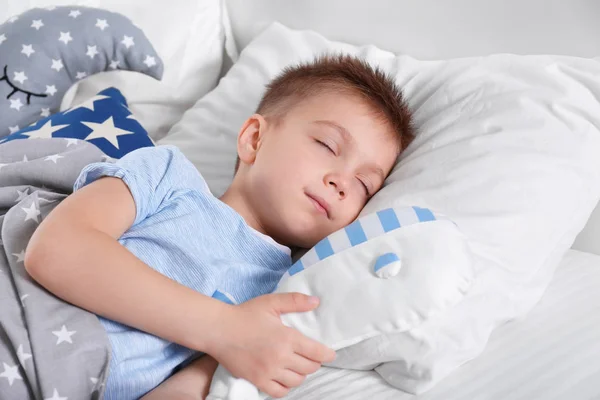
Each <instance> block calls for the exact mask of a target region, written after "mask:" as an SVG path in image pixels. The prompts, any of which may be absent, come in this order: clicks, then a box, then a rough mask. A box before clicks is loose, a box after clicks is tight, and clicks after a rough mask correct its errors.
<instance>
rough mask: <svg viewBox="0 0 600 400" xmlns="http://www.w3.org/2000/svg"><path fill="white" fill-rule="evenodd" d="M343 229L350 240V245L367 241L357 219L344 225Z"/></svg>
mask: <svg viewBox="0 0 600 400" xmlns="http://www.w3.org/2000/svg"><path fill="white" fill-rule="evenodd" d="M344 230H345V231H346V235H348V240H350V244H352V246H356V245H357V244H361V243H362V242H366V241H367V235H365V231H364V230H363V228H362V225H361V224H360V221H358V220H356V221H354V222H353V223H351V224H350V225H348V226H347V227H345V228H344Z"/></svg>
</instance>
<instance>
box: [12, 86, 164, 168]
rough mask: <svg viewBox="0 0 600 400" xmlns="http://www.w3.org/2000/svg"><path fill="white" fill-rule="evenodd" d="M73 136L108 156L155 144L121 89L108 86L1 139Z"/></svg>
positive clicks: (71, 137)
mask: <svg viewBox="0 0 600 400" xmlns="http://www.w3.org/2000/svg"><path fill="white" fill-rule="evenodd" d="M53 137H58V138H70V139H74V140H75V139H79V140H85V141H87V142H90V143H92V144H94V145H96V146H97V147H98V148H99V149H100V150H102V151H103V152H104V153H105V154H106V155H107V156H109V157H112V158H121V157H123V156H124V155H125V154H127V153H129V152H131V151H133V150H135V149H139V148H140V147H149V146H154V143H153V142H152V139H150V137H149V136H148V132H147V131H146V130H145V129H144V128H143V127H142V125H141V124H140V123H139V122H138V121H137V120H136V119H135V118H134V117H133V115H132V114H131V111H129V109H128V108H127V101H126V100H125V97H124V96H123V95H122V94H121V92H120V91H119V90H118V89H115V88H108V89H105V90H103V91H101V92H100V93H98V94H97V95H96V96H94V97H92V98H91V99H89V100H87V101H85V102H83V103H81V104H79V105H77V106H75V107H73V108H70V109H68V110H65V111H63V112H59V113H57V114H54V115H51V116H48V117H46V118H43V119H41V120H39V121H38V122H36V123H34V124H32V125H30V126H29V127H27V128H24V129H21V130H19V131H17V132H14V133H12V134H10V135H8V136H7V137H5V138H4V139H3V140H0V143H2V142H7V141H9V140H16V139H29V138H46V139H49V138H53Z"/></svg>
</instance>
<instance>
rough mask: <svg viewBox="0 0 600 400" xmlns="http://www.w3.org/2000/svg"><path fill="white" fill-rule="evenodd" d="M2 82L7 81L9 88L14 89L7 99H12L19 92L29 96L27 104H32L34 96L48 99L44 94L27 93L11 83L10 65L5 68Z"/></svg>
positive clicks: (0, 79) (1, 78)
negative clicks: (9, 76) (9, 77)
mask: <svg viewBox="0 0 600 400" xmlns="http://www.w3.org/2000/svg"><path fill="white" fill-rule="evenodd" d="M0 81H6V83H8V86H10V87H11V88H12V92H10V93H9V94H8V96H6V98H7V99H10V98H11V97H12V95H13V94H15V93H19V92H20V93H23V94H26V95H27V104H30V102H31V97H32V96H33V97H48V95H47V94H44V93H33V92H30V91H27V90H24V89H21V88H19V87H17V86H16V85H15V84H14V83H12V82H11V81H10V79H8V65H5V66H4V74H3V75H2V77H0Z"/></svg>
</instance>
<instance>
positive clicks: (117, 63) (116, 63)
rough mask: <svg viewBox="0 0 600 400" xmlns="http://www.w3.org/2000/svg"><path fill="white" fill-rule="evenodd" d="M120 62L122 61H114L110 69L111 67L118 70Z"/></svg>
mask: <svg viewBox="0 0 600 400" xmlns="http://www.w3.org/2000/svg"><path fill="white" fill-rule="evenodd" d="M120 62H121V61H119V60H112V61H111V62H110V67H111V68H112V69H117V67H118V66H119V63H120Z"/></svg>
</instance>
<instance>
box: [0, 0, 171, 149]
mask: <svg viewBox="0 0 600 400" xmlns="http://www.w3.org/2000/svg"><path fill="white" fill-rule="evenodd" d="M113 69H126V70H130V71H137V72H142V73H145V74H147V75H150V76H152V77H154V78H156V79H161V78H162V74H163V64H162V60H161V59H160V58H159V56H158V54H157V53H156V51H155V50H154V48H153V47H152V44H151V43H150V41H149V40H148V38H147V37H146V35H145V34H144V33H143V32H142V31H141V30H140V29H139V28H138V27H136V26H135V25H134V24H133V23H132V22H131V21H130V20H129V19H128V18H126V17H124V16H123V15H121V14H117V13H114V12H110V11H106V10H101V9H97V8H88V7H49V8H36V9H32V10H29V11H27V12H25V13H23V14H20V15H18V16H14V17H12V18H10V19H9V20H8V21H6V22H5V23H4V24H2V25H0V138H2V137H4V136H7V135H9V134H10V133H13V132H16V131H18V130H20V129H22V128H24V127H26V126H28V125H30V124H31V123H33V122H35V121H37V120H38V119H40V118H42V117H45V116H48V115H50V114H52V113H55V112H57V111H58V110H59V107H60V103H61V100H62V97H63V95H64V94H65V92H66V91H67V90H68V89H69V87H70V86H71V85H72V84H73V83H75V82H76V81H78V80H80V79H83V78H85V77H86V76H89V75H92V74H95V73H98V72H101V71H106V70H113Z"/></svg>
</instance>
